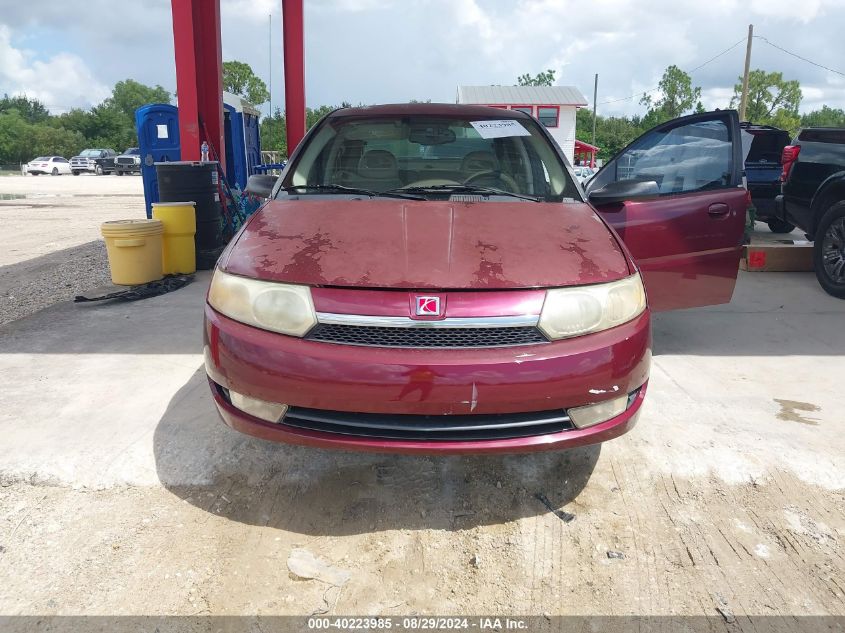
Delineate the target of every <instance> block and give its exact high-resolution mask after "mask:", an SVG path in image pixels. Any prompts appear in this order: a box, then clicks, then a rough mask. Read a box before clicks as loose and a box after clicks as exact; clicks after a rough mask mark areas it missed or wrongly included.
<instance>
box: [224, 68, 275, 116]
mask: <svg viewBox="0 0 845 633" xmlns="http://www.w3.org/2000/svg"><path fill="white" fill-rule="evenodd" d="M223 89H224V90H228V91H229V92H232V93H234V94H236V95H240V96H242V97H243V98H244V99H246V100H247V101H249V102H250V103H251V104H252V105H255V106H259V105H261V104H262V103H265V102H267V101H269V100H270V92H269V91H268V90H267V84H265V83H264V82H263V81H262V80H261V79H260V78H259V77H256V75H255V73H254V72H252V68H251V67H250V65H249V64H245V63H244V62H239V61H231V62H223Z"/></svg>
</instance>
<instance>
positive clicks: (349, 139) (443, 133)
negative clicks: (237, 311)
mask: <svg viewBox="0 0 845 633" xmlns="http://www.w3.org/2000/svg"><path fill="white" fill-rule="evenodd" d="M321 137H322V138H321ZM309 153H310V154H311V155H309ZM542 154H545V155H542ZM290 184H292V185H328V184H339V185H343V186H346V187H354V188H359V189H367V190H370V191H377V192H382V191H390V190H395V189H402V188H425V187H432V186H433V187H438V186H449V185H467V186H473V185H475V186H479V187H492V188H496V189H501V190H505V191H508V192H513V193H518V194H524V195H531V196H541V197H548V196H560V195H569V196H573V195H574V188H575V185H574V184H572V181H571V179H570V177H569V175H568V173H567V172H566V170H565V169H564V168H563V166H562V165H561V164H560V160H559V158H558V157H557V156H555V155H554V153H553V152H552V151H551V150H550V149H549V147H548V143H547V141H546V139H538V138H535V137H534V136H533V135H527V136H509V137H503V138H492V139H490V138H482V137H481V136H480V135H479V134H478V133H477V132H476V131H475V130H474V128H472V126H471V123H470V122H467V121H451V120H450V121H448V122H447V123H445V124H444V123H443V122H442V121H441V122H431V121H419V122H418V121H414V122H408V121H400V120H386V121H363V122H352V123H343V122H341V123H340V124H339V125H337V126H336V127H334V126H330V125H327V126H325V128H324V129H323V130H322V131H321V132H320V133H319V134H317V136H316V138H314V139H313V140H312V141H311V142H310V143H309V147H308V148H307V149H306V151H305V152H304V154H303V156H302V158H301V159H300V160H299V164H298V165H297V166H296V168H295V170H294V173H293V175H292V177H291V179H290Z"/></svg>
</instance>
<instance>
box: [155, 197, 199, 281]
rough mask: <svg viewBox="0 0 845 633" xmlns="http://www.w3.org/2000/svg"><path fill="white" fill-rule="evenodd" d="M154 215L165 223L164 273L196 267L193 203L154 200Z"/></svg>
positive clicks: (184, 271)
mask: <svg viewBox="0 0 845 633" xmlns="http://www.w3.org/2000/svg"><path fill="white" fill-rule="evenodd" d="M153 217H154V218H157V219H159V220H161V223H162V224H163V225H164V246H163V250H162V260H161V268H162V272H163V273H164V274H165V275H172V274H188V273H193V272H196V270H197V255H196V245H195V243H194V234H195V233H196V232H197V214H196V210H195V208H194V203H193V202H153Z"/></svg>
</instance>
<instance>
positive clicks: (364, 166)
mask: <svg viewBox="0 0 845 633" xmlns="http://www.w3.org/2000/svg"><path fill="white" fill-rule="evenodd" d="M358 177H359V178H360V181H361V186H364V187H367V188H371V189H375V190H376V191H386V190H388V189H396V188H397V187H401V186H402V181H401V180H400V179H399V164H398V163H397V161H396V157H395V156H394V155H393V154H391V153H390V152H388V151H387V150H384V149H371V150H368V151H366V152H364V154H363V155H362V156H361V160H360V161H358Z"/></svg>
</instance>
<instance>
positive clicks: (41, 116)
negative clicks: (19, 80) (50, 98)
mask: <svg viewBox="0 0 845 633" xmlns="http://www.w3.org/2000/svg"><path fill="white" fill-rule="evenodd" d="M10 110H17V111H18V113H19V114H20V115H21V117H22V118H23V120H24V121H26V122H27V123H42V122H44V121H46V120H47V119H48V118H50V112H49V111H48V110H47V108H46V107H45V106H44V104H43V103H41V102H40V101H38V100H37V99H30V98H28V97H27V96H26V95H18V96H14V97H10V96H9V95H7V94H4V95H3V98H2V99H0V113H3V112H9V111H10Z"/></svg>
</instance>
